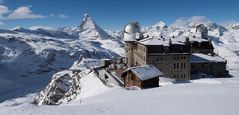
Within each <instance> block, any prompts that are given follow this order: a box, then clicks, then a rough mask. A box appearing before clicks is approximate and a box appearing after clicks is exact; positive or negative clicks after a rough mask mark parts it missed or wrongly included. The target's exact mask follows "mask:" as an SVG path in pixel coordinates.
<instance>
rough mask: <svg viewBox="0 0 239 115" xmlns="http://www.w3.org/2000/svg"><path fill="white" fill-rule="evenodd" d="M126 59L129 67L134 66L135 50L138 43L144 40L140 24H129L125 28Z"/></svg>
mask: <svg viewBox="0 0 239 115" xmlns="http://www.w3.org/2000/svg"><path fill="white" fill-rule="evenodd" d="M123 34H124V42H125V58H126V63H127V66H128V67H132V66H133V64H134V57H133V56H134V49H135V48H136V42H137V41H138V40H140V39H141V38H142V33H141V30H140V26H139V23H137V22H133V23H129V24H127V25H126V26H125V27H124V32H123Z"/></svg>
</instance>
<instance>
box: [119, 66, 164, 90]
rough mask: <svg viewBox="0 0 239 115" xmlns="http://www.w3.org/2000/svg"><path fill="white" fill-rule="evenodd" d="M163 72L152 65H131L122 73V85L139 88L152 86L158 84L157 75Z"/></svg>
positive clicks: (159, 75)
mask: <svg viewBox="0 0 239 115" xmlns="http://www.w3.org/2000/svg"><path fill="white" fill-rule="evenodd" d="M162 75H163V73H162V72H161V71H160V70H158V69H157V68H156V67H155V66H153V65H151V64H150V65H142V66H137V67H131V68H128V69H127V70H125V71H124V72H123V74H122V76H121V77H122V78H123V79H124V87H125V88H129V87H131V86H137V87H139V88H141V89H145V88H152V87H158V86H159V77H161V76H162Z"/></svg>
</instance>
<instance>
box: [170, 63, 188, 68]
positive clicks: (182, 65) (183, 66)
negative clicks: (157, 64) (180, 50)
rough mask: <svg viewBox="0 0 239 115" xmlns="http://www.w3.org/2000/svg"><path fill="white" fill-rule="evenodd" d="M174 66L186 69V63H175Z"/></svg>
mask: <svg viewBox="0 0 239 115" xmlns="http://www.w3.org/2000/svg"><path fill="white" fill-rule="evenodd" d="M173 68H174V69H186V63H174V64H173Z"/></svg>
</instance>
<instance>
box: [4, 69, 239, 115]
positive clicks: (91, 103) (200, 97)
mask: <svg viewBox="0 0 239 115" xmlns="http://www.w3.org/2000/svg"><path fill="white" fill-rule="evenodd" d="M238 83H239V80H238V79H235V78H229V79H224V78H221V79H212V80H211V79H202V80H195V81H191V83H183V84H171V85H167V86H163V87H160V88H153V89H147V90H131V91H129V90H124V89H120V88H111V89H109V88H106V87H105V86H103V84H102V83H101V82H100V81H99V79H98V78H96V77H95V75H94V74H93V73H92V74H89V75H88V76H86V77H85V78H84V79H82V85H83V89H82V90H83V91H82V98H80V97H79V98H80V100H76V101H74V102H71V103H68V104H63V105H60V106H46V105H45V106H35V105H33V104H30V102H31V100H32V99H33V96H34V95H28V96H26V97H23V98H18V99H14V100H9V101H6V102H4V103H2V104H0V108H1V109H0V113H1V114H2V115H9V114H10V115H17V114H27V115H28V114H36V115H41V114H46V115H52V114H58V115H64V114H72V115H73V114H79V115H88V114H100V115H112V114H114V115H125V114H130V115H145V114H150V115H158V114H163V115H172V114H177V115H185V114H193V115H202V114H203V115H212V114H213V115H214V114H216V115H232V114H236V113H238V112H239V106H238V105H239V98H238V94H239V90H238V87H239V85H238ZM92 84H94V85H92ZM99 88H100V89H99ZM99 92H100V93H99ZM83 97H84V98H83Z"/></svg>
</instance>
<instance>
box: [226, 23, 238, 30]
mask: <svg viewBox="0 0 239 115" xmlns="http://www.w3.org/2000/svg"><path fill="white" fill-rule="evenodd" d="M226 27H227V28H229V29H233V30H238V29H239V23H234V24H228V25H226Z"/></svg>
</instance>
